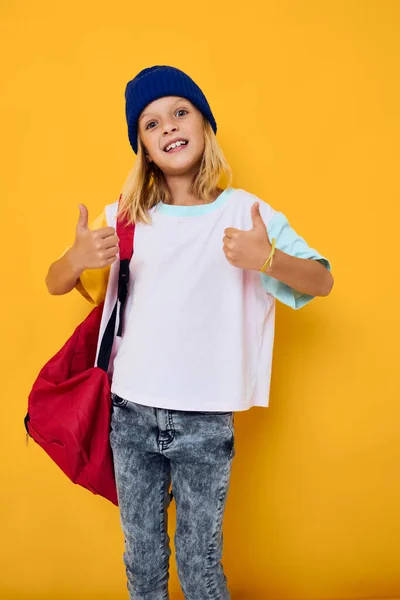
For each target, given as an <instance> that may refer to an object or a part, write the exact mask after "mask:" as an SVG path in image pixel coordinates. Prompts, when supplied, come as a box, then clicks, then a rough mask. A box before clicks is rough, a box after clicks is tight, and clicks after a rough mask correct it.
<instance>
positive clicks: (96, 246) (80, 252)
mask: <svg viewBox="0 0 400 600" xmlns="http://www.w3.org/2000/svg"><path fill="white" fill-rule="evenodd" d="M88 220H89V214H88V209H87V207H86V206H85V205H84V204H79V219H78V223H77V225H76V235H75V241H74V244H73V246H72V248H71V253H72V255H73V259H74V263H75V265H76V266H77V267H78V268H79V269H80V270H82V271H84V270H85V269H101V268H103V267H106V266H108V265H111V264H112V263H113V262H114V261H116V260H117V254H118V252H119V248H118V242H119V238H118V236H117V235H116V232H115V229H114V227H101V228H100V229H94V230H91V229H89V225H88Z"/></svg>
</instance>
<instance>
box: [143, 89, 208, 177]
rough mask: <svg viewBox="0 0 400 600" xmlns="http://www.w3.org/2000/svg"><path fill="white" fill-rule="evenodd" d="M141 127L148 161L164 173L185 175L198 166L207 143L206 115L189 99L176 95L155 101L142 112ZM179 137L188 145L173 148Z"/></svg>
mask: <svg viewBox="0 0 400 600" xmlns="http://www.w3.org/2000/svg"><path fill="white" fill-rule="evenodd" d="M138 130H139V135H140V138H141V140H142V142H143V144H144V146H145V148H146V150H147V152H148V160H149V161H154V162H155V164H156V165H157V166H158V167H159V168H160V169H161V170H162V171H163V173H164V174H165V175H183V174H187V173H190V172H191V171H192V170H194V168H195V167H196V168H197V167H198V165H199V163H200V161H201V158H202V155H203V152H204V145H205V142H204V133H203V115H202V113H201V112H200V111H199V110H198V109H197V108H196V107H195V106H194V105H193V104H192V103H191V102H190V101H189V100H186V99H185V98H180V97H177V96H165V97H164V98H158V99H157V100H154V102H151V103H150V104H148V105H147V106H146V108H145V109H144V110H143V112H142V113H141V115H140V117H139V121H138ZM177 140H182V141H184V142H186V144H182V145H179V144H178V146H176V147H175V148H171V146H170V144H171V143H172V142H174V141H177Z"/></svg>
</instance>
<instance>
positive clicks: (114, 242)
mask: <svg viewBox="0 0 400 600" xmlns="http://www.w3.org/2000/svg"><path fill="white" fill-rule="evenodd" d="M118 244H119V237H118V236H117V235H110V236H108V237H106V238H104V240H103V248H113V247H114V246H118Z"/></svg>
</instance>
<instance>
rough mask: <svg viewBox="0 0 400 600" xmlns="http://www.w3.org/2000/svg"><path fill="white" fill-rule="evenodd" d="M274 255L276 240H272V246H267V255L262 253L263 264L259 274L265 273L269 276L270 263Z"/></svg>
mask: <svg viewBox="0 0 400 600" xmlns="http://www.w3.org/2000/svg"><path fill="white" fill-rule="evenodd" d="M275 253H276V238H273V239H272V244H270V245H269V251H268V253H267V252H265V253H264V262H263V264H262V266H261V267H260V269H259V271H260V273H265V274H266V275H268V274H270V272H271V269H272V263H273V260H274V257H275Z"/></svg>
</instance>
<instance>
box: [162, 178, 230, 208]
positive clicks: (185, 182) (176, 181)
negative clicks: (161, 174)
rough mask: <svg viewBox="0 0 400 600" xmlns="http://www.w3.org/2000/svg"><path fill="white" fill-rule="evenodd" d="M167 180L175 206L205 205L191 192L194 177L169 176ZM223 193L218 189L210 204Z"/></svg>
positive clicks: (172, 202)
mask: <svg viewBox="0 0 400 600" xmlns="http://www.w3.org/2000/svg"><path fill="white" fill-rule="evenodd" d="M166 180H167V185H168V187H169V190H170V192H171V196H172V200H171V204H173V205H175V206H198V205H199V204H200V205H201V204H205V202H204V201H203V200H200V199H199V198H197V197H196V196H194V195H193V194H191V193H190V191H189V190H190V185H191V183H192V181H193V176H192V175H180V176H173V177H171V176H168V177H166ZM222 191H223V190H221V189H220V188H216V189H215V190H214V192H213V193H212V195H211V196H212V197H211V198H210V199H209V201H208V202H213V201H214V200H215V199H216V198H217V197H218V196H219V194H220V193H221V192H222Z"/></svg>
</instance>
